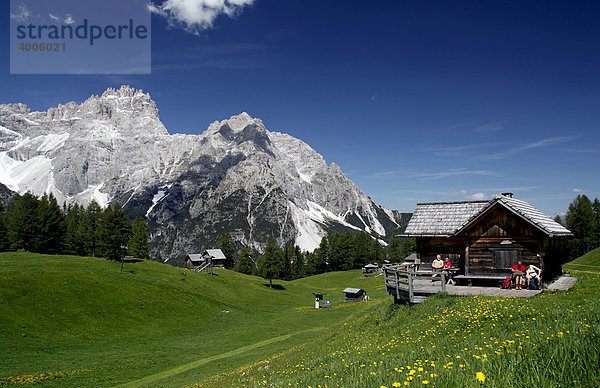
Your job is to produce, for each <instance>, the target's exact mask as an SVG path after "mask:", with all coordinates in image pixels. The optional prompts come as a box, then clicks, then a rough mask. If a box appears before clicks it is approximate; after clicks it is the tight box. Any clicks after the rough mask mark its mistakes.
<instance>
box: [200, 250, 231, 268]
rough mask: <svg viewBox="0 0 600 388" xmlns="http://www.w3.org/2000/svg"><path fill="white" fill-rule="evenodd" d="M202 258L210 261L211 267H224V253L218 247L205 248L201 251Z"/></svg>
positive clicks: (225, 258)
mask: <svg viewBox="0 0 600 388" xmlns="http://www.w3.org/2000/svg"><path fill="white" fill-rule="evenodd" d="M202 258H203V259H204V260H205V261H210V262H211V263H212V266H213V267H219V268H223V267H225V260H227V257H225V254H224V253H223V251H221V250H220V249H207V250H205V251H204V252H203V253H202Z"/></svg>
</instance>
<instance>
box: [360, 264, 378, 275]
mask: <svg viewBox="0 0 600 388" xmlns="http://www.w3.org/2000/svg"><path fill="white" fill-rule="evenodd" d="M362 271H363V272H364V273H377V272H379V265H378V264H367V265H365V266H364V267H362Z"/></svg>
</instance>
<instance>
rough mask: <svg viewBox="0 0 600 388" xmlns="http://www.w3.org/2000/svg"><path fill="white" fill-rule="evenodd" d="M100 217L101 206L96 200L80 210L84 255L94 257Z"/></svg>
mask: <svg viewBox="0 0 600 388" xmlns="http://www.w3.org/2000/svg"><path fill="white" fill-rule="evenodd" d="M101 218H102V208H101V207H100V205H98V202H96V201H93V200H92V202H90V203H89V204H88V206H87V208H86V209H85V211H83V212H82V215H81V224H80V228H81V230H80V233H79V234H80V236H81V238H82V240H83V244H84V250H85V252H86V255H90V256H92V257H96V254H97V252H96V250H97V245H98V241H99V233H100V229H99V226H100V219H101Z"/></svg>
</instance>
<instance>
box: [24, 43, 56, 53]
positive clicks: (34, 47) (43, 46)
mask: <svg viewBox="0 0 600 388" xmlns="http://www.w3.org/2000/svg"><path fill="white" fill-rule="evenodd" d="M19 50H21V51H49V52H61V51H66V50H67V44H66V43H21V44H20V45H19Z"/></svg>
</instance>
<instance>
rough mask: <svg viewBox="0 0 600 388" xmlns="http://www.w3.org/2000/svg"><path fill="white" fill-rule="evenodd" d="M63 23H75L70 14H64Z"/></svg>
mask: <svg viewBox="0 0 600 388" xmlns="http://www.w3.org/2000/svg"><path fill="white" fill-rule="evenodd" d="M64 23H65V24H73V23H75V19H73V16H71V15H70V14H66V15H65V19H64Z"/></svg>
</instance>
